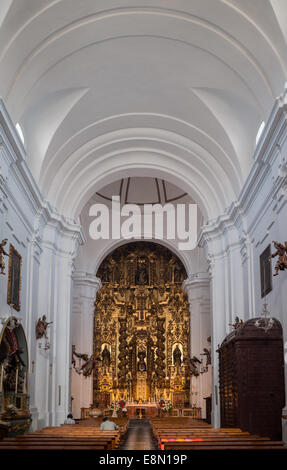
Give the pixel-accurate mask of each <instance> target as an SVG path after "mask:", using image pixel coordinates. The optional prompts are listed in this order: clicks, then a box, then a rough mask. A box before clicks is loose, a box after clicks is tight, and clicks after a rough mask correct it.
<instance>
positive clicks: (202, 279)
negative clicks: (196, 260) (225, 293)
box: [182, 272, 210, 294]
mask: <svg viewBox="0 0 287 470" xmlns="http://www.w3.org/2000/svg"><path fill="white" fill-rule="evenodd" d="M209 285H210V274H209V273H208V272H203V273H194V274H191V275H190V276H189V277H188V278H187V279H185V280H184V281H183V283H182V288H183V290H184V291H185V292H186V293H187V294H189V293H190V290H191V289H194V288H195V287H209Z"/></svg>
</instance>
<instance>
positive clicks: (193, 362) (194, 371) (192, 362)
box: [189, 356, 202, 377]
mask: <svg viewBox="0 0 287 470" xmlns="http://www.w3.org/2000/svg"><path fill="white" fill-rule="evenodd" d="M201 363H202V361H201V360H200V359H198V357H196V356H193V357H192V358H191V359H189V368H190V374H191V375H194V377H198V376H199V370H198V365H199V364H201Z"/></svg>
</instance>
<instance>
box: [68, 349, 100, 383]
mask: <svg viewBox="0 0 287 470" xmlns="http://www.w3.org/2000/svg"><path fill="white" fill-rule="evenodd" d="M74 356H76V357H78V358H79V359H82V360H83V361H85V362H84V364H83V365H82V366H81V367H76V360H75V358H74ZM72 364H73V367H74V369H75V371H76V372H77V374H79V375H81V374H83V376H84V377H89V376H90V375H91V374H92V372H93V369H94V367H95V359H94V355H93V354H92V355H91V356H90V357H89V356H88V354H81V353H77V352H76V349H75V348H73V350H72Z"/></svg>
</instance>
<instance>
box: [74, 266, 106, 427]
mask: <svg viewBox="0 0 287 470" xmlns="http://www.w3.org/2000/svg"><path fill="white" fill-rule="evenodd" d="M101 286H102V284H101V280H100V279H99V278H98V277H96V276H95V275H94V274H88V273H85V272H79V271H76V272H75V273H74V274H73V310H72V344H73V345H75V346H76V351H77V352H79V353H82V354H88V355H89V356H90V355H91V354H93V340H94V310H95V300H96V294H97V292H98V290H99V289H100V288H101ZM72 396H73V404H72V412H73V416H74V417H75V418H80V416H81V408H89V407H90V405H91V404H92V401H93V376H92V375H91V376H90V377H83V375H79V374H77V373H76V372H75V370H74V369H72Z"/></svg>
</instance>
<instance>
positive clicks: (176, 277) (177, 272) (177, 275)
mask: <svg viewBox="0 0 287 470" xmlns="http://www.w3.org/2000/svg"><path fill="white" fill-rule="evenodd" d="M181 280H182V275H181V267H180V265H179V264H178V263H175V265H174V282H181Z"/></svg>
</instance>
